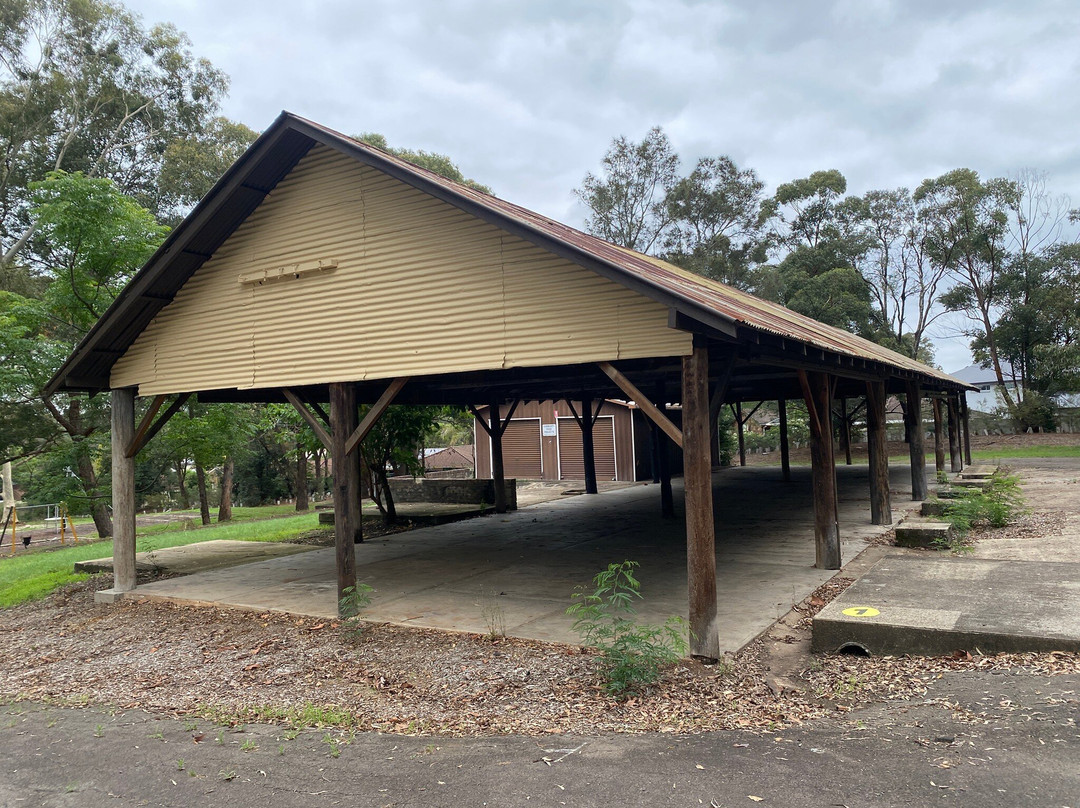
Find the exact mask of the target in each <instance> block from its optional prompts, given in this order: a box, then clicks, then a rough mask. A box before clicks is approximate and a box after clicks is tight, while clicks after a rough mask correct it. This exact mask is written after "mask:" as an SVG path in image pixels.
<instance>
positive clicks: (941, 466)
mask: <svg viewBox="0 0 1080 808" xmlns="http://www.w3.org/2000/svg"><path fill="white" fill-rule="evenodd" d="M930 403H931V406H933V408H934V471H936V472H937V473H938V474H940V473H941V472H943V471H945V436H944V434H943V433H944V432H945V421H944V419H943V418H942V417H941V399H940V398H938V397H937V396H935V397H934V398H932V399H931V400H930Z"/></svg>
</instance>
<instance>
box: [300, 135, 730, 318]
mask: <svg viewBox="0 0 1080 808" xmlns="http://www.w3.org/2000/svg"><path fill="white" fill-rule="evenodd" d="M291 123H292V125H293V126H294V127H296V128H297V129H299V130H300V131H302V132H303V133H304V134H305V135H307V136H308V137H310V138H312V139H314V140H316V141H318V142H319V143H321V144H323V145H324V146H327V147H329V148H332V149H335V150H337V151H340V152H342V153H344V154H348V155H350V156H351V157H354V158H355V159H356V160H358V161H359V162H361V163H363V164H365V165H368V166H370V167H372V168H374V169H377V170H379V171H381V172H383V173H384V174H386V175H388V176H390V177H393V178H394V179H396V180H398V181H399V182H403V183H404V184H406V185H408V186H411V187H413V188H415V189H417V190H418V191H422V192H424V193H426V194H428V195H429V196H433V197H435V198H436V199H439V200H441V201H443V202H446V203H447V204H449V205H453V206H454V207H455V208H457V209H458V210H461V211H463V212H464V213H468V214H470V215H471V216H475V217H476V218H478V219H480V220H481V221H484V222H487V223H488V224H492V225H494V226H496V227H498V228H499V229H501V230H504V231H506V232H508V233H510V234H511V235H514V236H518V237H520V238H522V239H524V240H525V241H528V242H530V243H531V244H535V245H536V246H537V247H541V248H542V249H544V250H547V251H548V252H551V253H554V254H555V255H558V256H559V257H560V258H565V259H566V260H568V261H572V262H573V263H575V264H578V265H579V266H582V267H585V268H586V269H590V270H592V271H593V272H595V273H596V274H598V275H600V276H601V277H604V278H607V279H608V280H610V281H614V282H616V283H618V284H620V285H622V286H625V287H627V288H629V289H632V290H633V291H635V292H638V293H640V294H642V295H645V296H646V297H649V298H652V299H653V300H656V301H658V302H660V303H663V304H665V305H667V306H669V307H671V308H675V309H678V310H679V311H682V312H685V313H687V314H690V315H691V316H693V317H694V319H696V320H698V321H700V322H702V323H704V324H706V325H708V326H710V327H712V328H715V329H716V330H718V331H720V332H722V333H725V334H728V335H729V336H732V337H734V336H735V328H736V321H735V320H733V319H731V318H729V317H725V316H724V315H722V314H720V313H719V312H716V311H712V310H711V309H708V308H706V307H704V306H701V305H700V304H699V303H697V302H696V301H694V300H690V299H688V298H685V297H683V296H681V295H678V294H676V293H674V292H672V291H671V290H668V289H663V288H661V287H658V286H655V285H654V284H651V283H649V282H648V281H646V280H644V279H642V278H638V277H636V276H634V275H631V274H630V273H628V272H626V271H625V270H624V269H622V268H621V267H619V266H617V265H616V264H613V263H611V262H609V261H605V260H604V259H602V258H598V257H597V256H595V255H593V254H592V253H590V252H588V251H587V250H583V249H581V248H580V247H577V246H575V245H573V244H568V243H566V242H565V241H561V240H560V239H557V238H555V237H553V236H551V235H549V234H547V233H544V232H543V231H541V230H537V229H536V228H534V227H532V226H530V225H528V224H526V223H525V222H520V221H518V220H516V219H514V218H511V217H509V216H507V215H505V214H503V213H501V212H500V211H498V210H494V209H492V208H489V207H487V206H485V205H481V204H480V203H478V202H476V201H475V200H473V199H471V198H469V197H468V196H465V195H464V194H459V193H457V192H456V191H454V190H453V189H452V188H448V187H446V186H444V185H442V184H440V183H437V182H434V181H432V180H429V179H428V178H426V177H424V176H422V175H420V174H417V173H414V172H412V171H409V170H408V169H406V168H404V167H402V166H400V165H398V164H397V163H396V162H393V161H392V160H388V159H384V158H383V157H382V156H381V155H380V154H379V153H378V151H376V150H374V149H373V147H371V146H366V145H363V144H361V143H359V142H355V141H351V140H347V139H343V138H342V137H341V136H340V135H336V134H333V133H331V132H328V131H326V130H323V129H321V128H320V127H318V126H315V125H314V124H312V123H310V122H309V121H305V120H304V119H302V118H295V117H294V118H292V121H291Z"/></svg>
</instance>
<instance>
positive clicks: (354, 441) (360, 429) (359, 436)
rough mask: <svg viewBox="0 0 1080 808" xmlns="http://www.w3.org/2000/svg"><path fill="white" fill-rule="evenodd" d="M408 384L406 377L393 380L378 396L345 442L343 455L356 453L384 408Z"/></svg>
mask: <svg viewBox="0 0 1080 808" xmlns="http://www.w3.org/2000/svg"><path fill="white" fill-rule="evenodd" d="M408 382H409V377H408V376H402V377H401V378H399V379H394V380H393V381H392V382H390V386H389V387H387V388H386V390H385V391H383V394H382V395H381V396H379V400H378V401H376V402H375V403H374V404H372V405H371V409H370V410H368V412H367V415H365V416H364V420H363V421H361V422H360V425H359V426H357V427H356V429H355V430H354V431H353V433H352V434H351V435H349V439H348V440H346V441H345V454H347V455H350V454H352V453H353V452H354V451H356V447H357V446H359V445H360V441H362V440H363V439H364V438H366V437H367V434H368V432H370V431H371V428H372V427H374V426H375V424H376V423H377V422H378V420H379V419H380V418H381V417H382V414H383V413H384V412H386V408H387V407H389V406H390V404H391V402H393V400H394V399H395V398H396V397H397V394H398V393H400V392H401V388H402V387H404V386H405V385H406V384H408Z"/></svg>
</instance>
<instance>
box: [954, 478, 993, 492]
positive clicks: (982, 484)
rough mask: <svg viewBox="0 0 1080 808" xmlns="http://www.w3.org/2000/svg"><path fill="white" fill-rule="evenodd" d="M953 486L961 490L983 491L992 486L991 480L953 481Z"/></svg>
mask: <svg viewBox="0 0 1080 808" xmlns="http://www.w3.org/2000/svg"><path fill="white" fill-rule="evenodd" d="M953 485H954V486H957V487H959V488H977V489H979V490H980V491H982V490H983V489H985V488H986V486H988V485H990V480H989V479H986V480H953Z"/></svg>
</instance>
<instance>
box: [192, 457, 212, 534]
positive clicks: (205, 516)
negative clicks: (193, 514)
mask: <svg viewBox="0 0 1080 808" xmlns="http://www.w3.org/2000/svg"><path fill="white" fill-rule="evenodd" d="M195 485H196V486H197V487H198V489H199V516H200V517H201V518H202V523H203V524H204V525H208V524H210V497H209V496H208V495H207V493H206V469H204V468H203V467H202V464H201V463H200V462H199V461H197V460H196V461H195Z"/></svg>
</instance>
